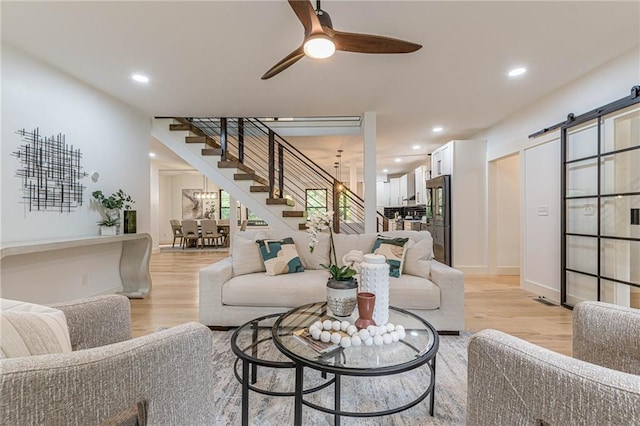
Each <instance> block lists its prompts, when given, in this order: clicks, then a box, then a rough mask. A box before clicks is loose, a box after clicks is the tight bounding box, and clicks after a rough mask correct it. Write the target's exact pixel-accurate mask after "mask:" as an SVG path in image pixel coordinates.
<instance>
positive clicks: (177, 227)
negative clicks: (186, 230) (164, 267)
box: [169, 219, 184, 247]
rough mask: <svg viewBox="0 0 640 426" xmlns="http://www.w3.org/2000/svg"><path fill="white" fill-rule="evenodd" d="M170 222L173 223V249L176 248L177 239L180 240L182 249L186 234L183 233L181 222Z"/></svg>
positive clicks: (173, 220) (174, 220)
mask: <svg viewBox="0 0 640 426" xmlns="http://www.w3.org/2000/svg"><path fill="white" fill-rule="evenodd" d="M169 222H170V223H171V233H172V234H173V243H172V244H171V247H175V246H176V238H180V246H181V247H182V243H183V238H184V234H183V233H182V225H181V224H180V221H179V220H178V219H170V220H169Z"/></svg>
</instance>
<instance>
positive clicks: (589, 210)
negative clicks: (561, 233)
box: [567, 198, 598, 236]
mask: <svg viewBox="0 0 640 426" xmlns="http://www.w3.org/2000/svg"><path fill="white" fill-rule="evenodd" d="M567 232H568V233H570V234H586V235H593V236H597V235H598V199H597V198H578V199H573V200H567Z"/></svg>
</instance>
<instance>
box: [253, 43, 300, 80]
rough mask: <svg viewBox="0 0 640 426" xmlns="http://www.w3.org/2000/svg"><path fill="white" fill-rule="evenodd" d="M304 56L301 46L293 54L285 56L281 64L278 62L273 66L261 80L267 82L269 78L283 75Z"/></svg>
mask: <svg viewBox="0 0 640 426" xmlns="http://www.w3.org/2000/svg"><path fill="white" fill-rule="evenodd" d="M303 56H304V50H303V48H302V46H300V47H298V48H297V49H296V50H294V51H293V52H291V53H289V54H288V55H287V56H285V57H284V58H283V59H282V60H281V61H280V62H278V63H277V64H275V65H274V66H272V67H271V68H270V69H269V71H267V72H265V73H264V75H263V76H262V77H261V78H262V79H263V80H266V79H268V78H271V77H273V76H274V75H276V74H279V73H281V72H282V71H284V70H286V69H287V68H289V67H290V66H291V65H293V64H295V63H296V62H298V61H299V60H300V59H302V57H303Z"/></svg>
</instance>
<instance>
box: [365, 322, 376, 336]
mask: <svg viewBox="0 0 640 426" xmlns="http://www.w3.org/2000/svg"><path fill="white" fill-rule="evenodd" d="M367 331H368V332H369V336H371V337H373V336H375V335H376V334H378V327H376V326H375V325H370V326H369V327H367Z"/></svg>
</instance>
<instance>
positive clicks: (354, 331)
mask: <svg viewBox="0 0 640 426" xmlns="http://www.w3.org/2000/svg"><path fill="white" fill-rule="evenodd" d="M347 334H348V335H349V336H353V335H354V334H358V327H356V326H355V325H352V324H350V325H349V327H347Z"/></svg>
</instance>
